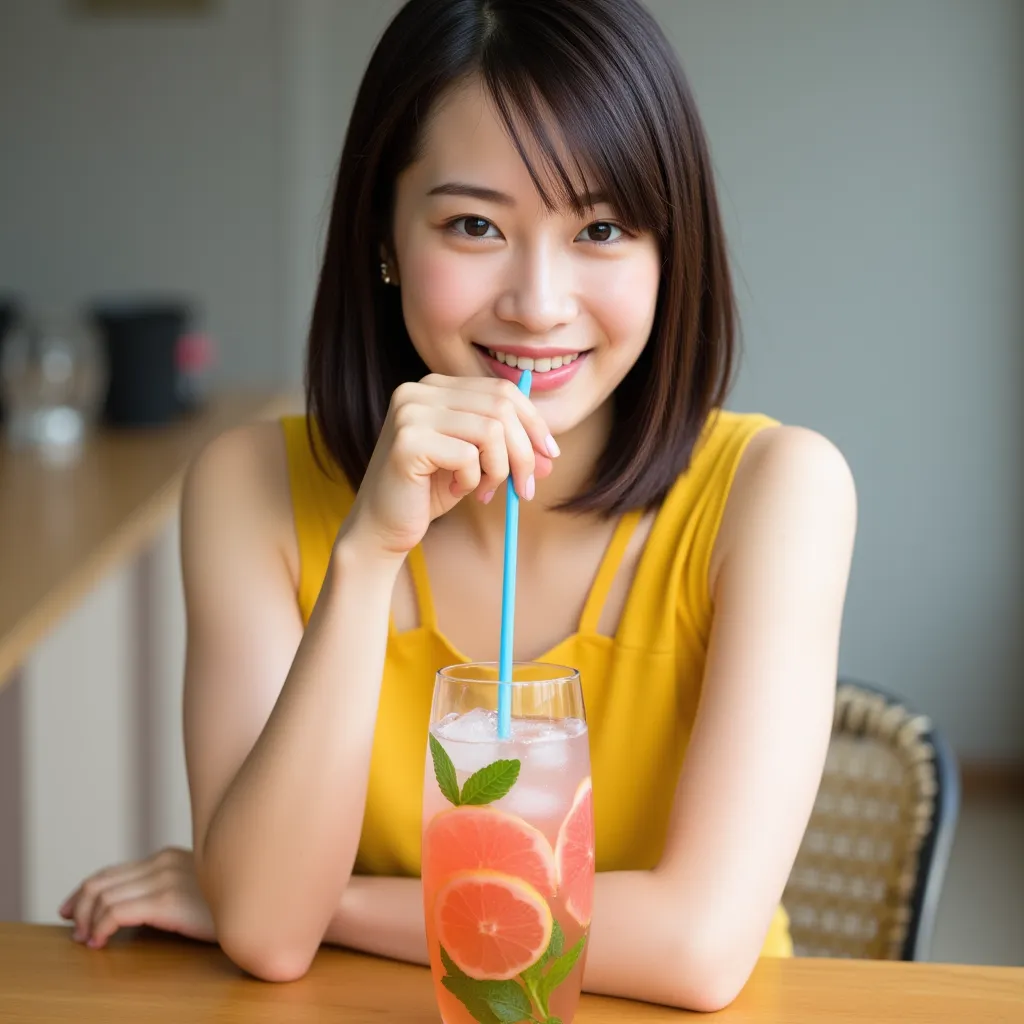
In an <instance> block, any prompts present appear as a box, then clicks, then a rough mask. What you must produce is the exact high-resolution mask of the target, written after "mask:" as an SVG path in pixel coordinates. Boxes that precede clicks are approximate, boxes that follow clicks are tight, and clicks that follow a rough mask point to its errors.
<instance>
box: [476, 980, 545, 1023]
mask: <svg viewBox="0 0 1024 1024" xmlns="http://www.w3.org/2000/svg"><path fill="white" fill-rule="evenodd" d="M477 985H479V986H480V989H481V993H482V995H483V997H484V999H485V1000H486V1001H487V1006H488V1008H489V1009H490V1011H491V1013H493V1014H494V1016H495V1017H497V1018H498V1020H499V1021H501V1024H517V1022H518V1021H521V1020H529V1019H531V1018H532V1016H533V1014H532V1013H531V1012H530V1011H531V1010H532V1009H533V1007H532V1006H531V1004H530V997H529V996H528V995H527V994H526V993H525V992H524V991H523V990H522V988H521V987H520V986H519V985H517V984H516V983H515V982H514V981H479V982H477Z"/></svg>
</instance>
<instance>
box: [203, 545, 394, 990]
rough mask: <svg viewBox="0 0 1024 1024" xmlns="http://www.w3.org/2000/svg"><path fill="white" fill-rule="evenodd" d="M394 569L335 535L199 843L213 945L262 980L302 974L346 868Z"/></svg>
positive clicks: (358, 819) (355, 838)
mask: <svg viewBox="0 0 1024 1024" xmlns="http://www.w3.org/2000/svg"><path fill="white" fill-rule="evenodd" d="M395 573H397V567H395V568H394V569H392V567H391V566H390V565H379V564H376V563H374V564H369V563H366V562H364V561H363V560H362V559H361V556H360V554H359V552H358V551H355V550H353V549H351V548H347V547H345V545H344V544H343V543H339V545H338V547H337V549H336V553H335V557H334V559H333V560H332V563H331V565H330V567H329V568H328V571H327V575H326V578H325V580H324V584H323V587H322V589H321V592H320V597H319V599H318V600H317V604H316V607H315V608H314V610H313V613H312V615H311V617H310V621H309V625H308V627H307V628H306V630H305V633H304V635H303V639H302V642H301V644H300V645H299V648H298V651H297V653H296V656H295V659H294V661H293V663H292V667H291V670H290V671H289V673H288V678H287V680H286V682H285V684H284V687H283V689H282V691H281V694H280V696H279V697H278V700H277V703H276V704H275V706H274V710H273V712H272V713H271V715H270V718H269V720H268V721H267V724H266V727H265V728H264V729H263V731H262V733H261V734H260V737H259V739H258V741H257V742H256V744H255V745H254V747H253V749H252V751H251V752H250V754H249V756H248V757H247V758H246V760H245V762H244V763H243V765H242V767H241V768H240V769H239V771H238V773H237V775H236V776H235V778H234V780H233V781H232V783H231V785H230V786H229V787H228V789H227V791H226V793H225V795H224V797H223V799H222V801H221V803H220V805H219V807H218V809H217V811H216V813H215V814H214V816H213V818H212V820H211V823H210V826H209V828H208V830H207V833H206V836H205V839H204V841H203V843H202V847H201V851H200V850H197V853H198V854H199V856H198V857H197V871H198V873H199V877H200V880H201V882H202V885H203V890H204V893H205V895H206V897H207V899H208V901H209V903H210V906H211V909H212V911H213V916H214V920H215V922H216V926H217V934H218V938H219V940H220V942H221V945H222V946H223V947H224V949H225V951H226V952H227V953H228V955H229V956H231V957H232V959H234V960H235V961H236V962H237V963H239V965H240V966H242V967H244V968H246V969H247V970H249V971H251V972H252V973H255V974H257V975H259V976H261V977H264V978H268V979H278V980H287V979H288V978H290V977H297V976H299V975H301V974H302V973H303V972H304V971H305V969H306V967H307V966H308V964H309V962H310V960H312V958H313V956H314V955H315V953H316V949H317V947H318V946H319V944H320V941H321V939H322V937H323V935H324V931H325V929H326V928H327V925H328V922H329V920H330V916H331V915H330V909H329V908H331V907H336V906H338V904H339V901H340V900H341V897H342V893H343V892H344V890H345V886H346V885H347V883H348V880H349V876H350V874H351V871H352V866H353V864H354V861H355V856H356V850H357V847H358V843H359V833H360V828H361V825H362V819H363V811H364V805H365V801H366V786H367V777H368V773H369V764H370V752H371V747H372V743H373V735H374V725H375V722H376V715H377V704H378V697H379V692H380V681H381V676H382V672H383V666H384V656H385V650H386V645H387V625H388V617H389V610H390V602H391V594H392V590H393V588H394V574H395ZM325 908H327V909H326V910H325Z"/></svg>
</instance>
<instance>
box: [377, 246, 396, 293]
mask: <svg viewBox="0 0 1024 1024" xmlns="http://www.w3.org/2000/svg"><path fill="white" fill-rule="evenodd" d="M380 279H381V280H382V281H383V282H384V283H385V284H393V285H394V286H395V287H396V288H397V287H398V266H397V264H396V263H395V260H394V257H392V256H391V255H390V254H389V253H388V251H387V249H386V248H385V247H384V245H383V244H382V245H381V247H380Z"/></svg>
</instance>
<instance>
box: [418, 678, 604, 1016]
mask: <svg viewBox="0 0 1024 1024" xmlns="http://www.w3.org/2000/svg"><path fill="white" fill-rule="evenodd" d="M502 685H505V686H508V687H509V693H510V695H511V709H512V716H511V730H510V734H509V736H508V738H507V739H499V736H498V716H497V708H498V690H499V686H502ZM422 875H423V907H424V914H425V918H426V926H427V946H428V949H429V951H430V968H431V972H432V974H433V978H434V989H435V992H436V994H437V1002H438V1006H439V1007H440V1010H441V1016H442V1018H443V1019H444V1021H445V1024H472V1022H474V1021H476V1022H478V1024H496V1022H499V1021H500V1022H502V1024H512V1022H515V1021H540V1022H542V1024H557V1022H559V1021H560V1022H562V1024H570V1022H571V1021H572V1019H573V1016H574V1014H575V1013H576V1007H577V1004H578V1002H579V997H580V987H581V983H582V979H583V966H584V962H585V960H586V953H587V936H588V933H589V930H590V915H591V910H592V908H593V899H594V810H593V799H592V795H591V787H590V747H589V742H588V736H587V724H586V716H585V714H584V709H583V693H582V690H581V689H580V677H579V673H578V672H577V671H576V670H575V669H571V668H565V667H563V666H560V665H544V664H538V663H532V662H523V663H516V664H515V665H514V666H513V672H512V682H511V683H503V684H499V682H498V666H497V664H495V663H480V664H471V665H456V666H453V667H451V668H446V669H442V670H441V671H440V672H438V674H437V679H436V682H435V685H434V703H433V707H432V709H431V714H430V732H429V736H428V744H427V766H426V774H425V776H424V787H423V864H422Z"/></svg>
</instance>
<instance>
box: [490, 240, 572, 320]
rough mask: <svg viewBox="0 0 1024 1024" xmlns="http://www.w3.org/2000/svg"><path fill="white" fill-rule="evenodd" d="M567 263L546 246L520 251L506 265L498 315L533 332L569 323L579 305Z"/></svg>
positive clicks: (570, 270) (565, 259)
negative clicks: (506, 271) (506, 279)
mask: <svg viewBox="0 0 1024 1024" xmlns="http://www.w3.org/2000/svg"><path fill="white" fill-rule="evenodd" d="M570 263H571V261H570V260H569V259H567V258H561V257H560V255H559V254H558V253H555V252H552V251H550V250H549V249H547V248H538V249H536V250H533V251H531V252H528V253H527V252H524V253H522V254H520V256H519V257H518V258H517V259H516V260H515V261H514V262H513V264H512V265H511V266H510V267H509V280H508V283H507V286H506V287H505V288H504V289H503V290H502V293H501V295H500V296H499V299H498V308H497V314H498V316H499V317H500V318H501V319H502V320H505V321H508V322H513V323H518V324H519V325H520V326H522V327H523V329H524V330H526V331H527V332H528V333H530V334H536V335H541V334H547V333H548V332H550V331H553V330H554V329H555V328H556V327H561V326H563V325H565V324H567V323H570V322H571V321H572V320H573V319H574V318H575V316H576V314H577V312H578V308H579V304H578V302H577V298H576V295H575V289H574V285H573V275H572V268H571V266H570Z"/></svg>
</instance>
